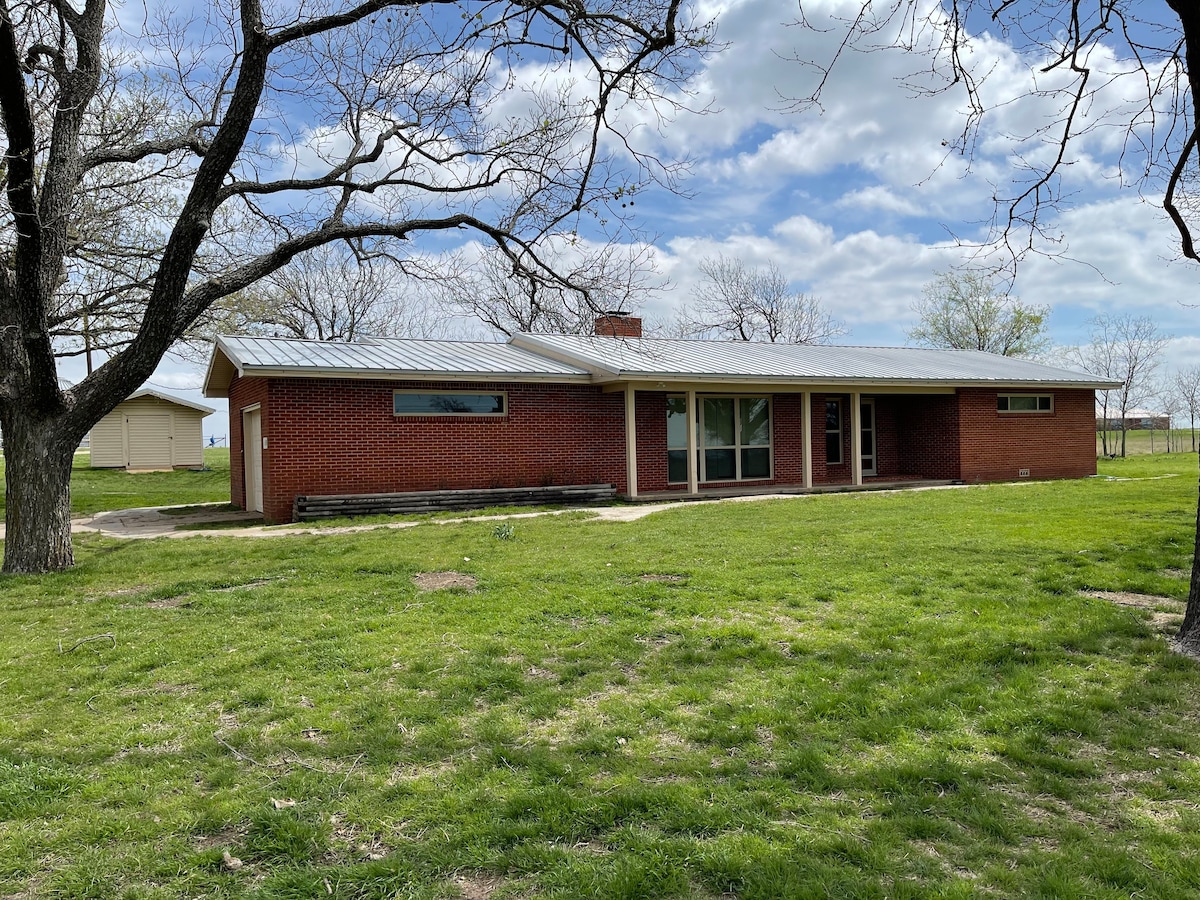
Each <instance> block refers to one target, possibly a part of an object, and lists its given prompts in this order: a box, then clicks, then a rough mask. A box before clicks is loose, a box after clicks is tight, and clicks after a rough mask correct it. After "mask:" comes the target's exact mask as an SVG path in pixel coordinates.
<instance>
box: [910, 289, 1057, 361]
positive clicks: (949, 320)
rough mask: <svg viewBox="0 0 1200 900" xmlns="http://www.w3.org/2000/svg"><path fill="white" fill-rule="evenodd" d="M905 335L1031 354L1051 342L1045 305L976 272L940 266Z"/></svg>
mask: <svg viewBox="0 0 1200 900" xmlns="http://www.w3.org/2000/svg"><path fill="white" fill-rule="evenodd" d="M912 309H913V312H914V313H916V315H917V324H916V325H914V326H913V327H912V328H910V329H909V331H908V339H909V340H910V341H912V342H913V343H914V344H918V345H920V346H922V347H945V348H947V349H950V350H983V351H985V352H987V353H998V354H1000V355H1001V356H1023V357H1031V356H1037V355H1039V354H1041V353H1044V352H1045V351H1046V350H1047V349H1048V348H1049V346H1050V336H1049V335H1048V334H1047V333H1046V328H1047V323H1046V320H1047V318H1048V317H1049V315H1050V308H1049V307H1047V306H1029V305H1027V304H1024V303H1022V302H1021V301H1020V300H1019V299H1018V298H1016V297H1012V296H1010V295H1009V294H1008V293H1007V292H1006V291H1004V290H1002V289H1001V288H1000V287H999V286H998V285H997V283H996V282H995V281H993V280H992V279H991V278H990V277H989V276H987V275H985V274H983V273H981V272H969V271H968V272H942V273H940V274H939V275H938V276H937V277H936V278H934V279H933V281H931V282H929V283H928V284H927V285H925V290H924V294H923V297H922V299H920V300H918V301H917V302H916V303H915V304H913V308H912Z"/></svg>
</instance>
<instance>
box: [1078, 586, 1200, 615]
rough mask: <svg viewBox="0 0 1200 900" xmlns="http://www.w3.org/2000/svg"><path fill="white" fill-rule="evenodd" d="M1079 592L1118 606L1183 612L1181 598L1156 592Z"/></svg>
mask: <svg viewBox="0 0 1200 900" xmlns="http://www.w3.org/2000/svg"><path fill="white" fill-rule="evenodd" d="M1080 593H1081V594H1083V596H1085V597H1095V598H1096V599H1097V600H1107V601H1109V602H1110V603H1115V604H1117V605H1118V606H1132V607H1135V608H1136V609H1150V610H1155V609H1157V610H1167V611H1171V612H1175V611H1178V612H1180V613H1182V612H1183V605H1184V604H1183V601H1182V600H1176V599H1175V598H1173V597H1160V596H1158V595H1157V594H1131V593H1129V592H1128V591H1080Z"/></svg>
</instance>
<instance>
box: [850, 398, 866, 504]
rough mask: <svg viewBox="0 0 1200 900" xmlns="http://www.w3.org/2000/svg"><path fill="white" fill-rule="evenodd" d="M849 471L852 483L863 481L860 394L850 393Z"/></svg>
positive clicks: (858, 483) (857, 483) (859, 483)
mask: <svg viewBox="0 0 1200 900" xmlns="http://www.w3.org/2000/svg"><path fill="white" fill-rule="evenodd" d="M850 472H851V473H852V475H853V476H854V483H855V484H856V485H861V484H862V483H863V480H862V479H863V474H862V472H863V470H862V394H860V393H858V391H855V392H854V393H852V394H851V395H850Z"/></svg>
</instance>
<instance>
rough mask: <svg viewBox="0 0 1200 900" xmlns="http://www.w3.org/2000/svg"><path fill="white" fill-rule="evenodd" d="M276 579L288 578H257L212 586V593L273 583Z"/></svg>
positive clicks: (284, 579)
mask: <svg viewBox="0 0 1200 900" xmlns="http://www.w3.org/2000/svg"><path fill="white" fill-rule="evenodd" d="M275 581H287V579H286V578H256V579H255V580H254V581H247V582H244V583H242V584H231V585H229V587H219V588H211V589H210V591H211V593H214V594H228V593H230V592H231V591H240V590H243V589H246V588H256V587H262V586H263V585H264V584H271V583H272V582H275Z"/></svg>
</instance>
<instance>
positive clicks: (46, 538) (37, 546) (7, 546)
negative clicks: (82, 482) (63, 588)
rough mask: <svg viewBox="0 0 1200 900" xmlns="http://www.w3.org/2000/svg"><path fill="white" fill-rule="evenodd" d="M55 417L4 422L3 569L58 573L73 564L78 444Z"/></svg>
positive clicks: (8, 417) (16, 416) (10, 571)
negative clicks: (73, 483)
mask: <svg viewBox="0 0 1200 900" xmlns="http://www.w3.org/2000/svg"><path fill="white" fill-rule="evenodd" d="M54 425H55V423H54V422H53V421H46V420H41V421H33V422H30V421H28V420H27V419H26V418H25V417H24V416H21V415H19V414H18V415H10V416H7V417H6V418H5V421H4V480H5V482H6V484H7V490H8V494H7V498H6V500H5V515H4V521H5V540H4V571H5V572H9V573H22V572H58V571H62V570H63V569H68V568H70V567H71V565H72V564H73V563H74V561H75V560H74V553H73V551H72V548H71V463H72V461H73V460H74V457H75V445H74V443H72V442H71V441H69V440H65V439H64V438H63V437H62V436H61V435H60V434H58V433H57V432H58V429H56V428H55V427H54Z"/></svg>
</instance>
